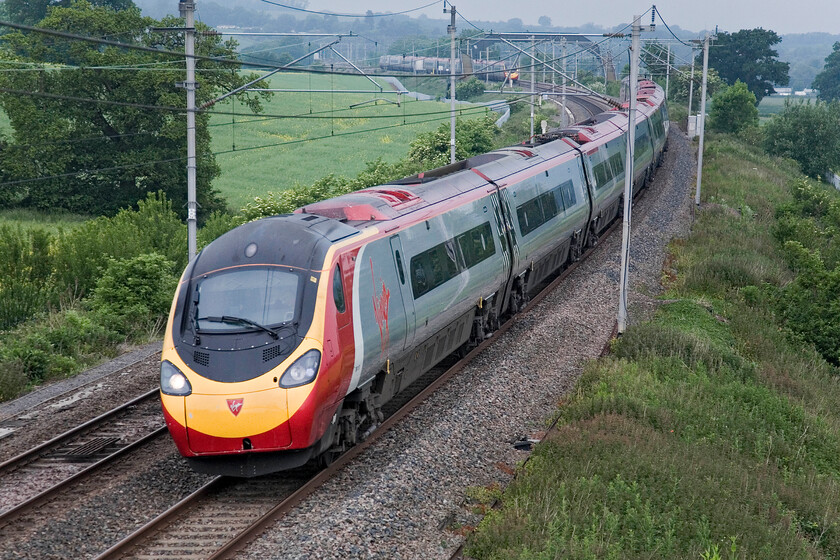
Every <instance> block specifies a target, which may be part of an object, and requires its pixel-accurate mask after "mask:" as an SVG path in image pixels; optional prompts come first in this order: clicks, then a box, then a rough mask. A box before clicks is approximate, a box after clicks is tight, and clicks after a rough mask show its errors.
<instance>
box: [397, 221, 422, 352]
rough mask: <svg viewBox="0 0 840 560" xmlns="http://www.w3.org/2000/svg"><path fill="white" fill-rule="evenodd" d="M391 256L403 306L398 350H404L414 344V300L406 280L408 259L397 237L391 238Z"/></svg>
mask: <svg viewBox="0 0 840 560" xmlns="http://www.w3.org/2000/svg"><path fill="white" fill-rule="evenodd" d="M391 255H392V256H393V257H394V266H395V268H396V272H397V278H398V279H399V284H398V287H399V291H400V301H401V302H402V303H401V305H402V306H403V311H404V313H405V314H404V317H405V323H406V325H405V342H404V344H403V346H402V348H400V349H401V350H404V349H406V348H411V346H412V343H413V342H414V327H415V323H416V320H415V314H414V298H413V297H412V294H411V285H410V284H409V280H408V259H407V258H406V255H405V253H404V252H403V249H402V242H401V241H400V236H399V235H394V236H392V237H391Z"/></svg>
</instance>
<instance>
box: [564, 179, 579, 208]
mask: <svg viewBox="0 0 840 560" xmlns="http://www.w3.org/2000/svg"><path fill="white" fill-rule="evenodd" d="M560 192H562V193H563V202H564V203H565V205H566V208H571V207H572V206H574V205H575V204H576V203H577V198H576V197H575V187H574V185H573V184H572V182H571V181H566V182H565V183H563V184H562V185H560Z"/></svg>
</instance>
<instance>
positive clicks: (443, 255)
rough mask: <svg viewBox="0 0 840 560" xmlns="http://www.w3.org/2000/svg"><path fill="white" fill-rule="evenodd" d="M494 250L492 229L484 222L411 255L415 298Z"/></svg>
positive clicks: (488, 255)
mask: <svg viewBox="0 0 840 560" xmlns="http://www.w3.org/2000/svg"><path fill="white" fill-rule="evenodd" d="M459 249H460V253H459V252H458V250H459ZM495 253H496V243H495V241H494V240H493V230H492V229H491V228H490V222H484V223H483V224H481V225H479V226H476V227H474V228H472V229H469V230H467V231H465V232H464V233H462V234H460V235H457V236H455V237H454V238H452V239H448V240H446V241H444V242H443V243H439V244H437V245H435V246H434V247H432V248H431V249H427V250H425V251H423V252H422V253H420V254H418V255H415V256H413V257H411V263H410V265H411V267H410V268H411V289H412V292H413V293H414V298H415V299H417V298H419V297H420V296H422V295H423V294H426V293H428V292H430V291H432V290H434V289H435V288H437V287H438V286H440V285H442V284H444V283H445V282H447V281H449V280H452V279H453V278H455V277H456V276H458V275H459V274H460V273H461V272H462V271H463V270H466V269H468V268H472V267H473V266H475V265H477V264H478V263H480V262H482V261H484V260H486V259H489V258H490V257H492V256H493V255H494V254H495Z"/></svg>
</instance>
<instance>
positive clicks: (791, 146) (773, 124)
mask: <svg viewBox="0 0 840 560" xmlns="http://www.w3.org/2000/svg"><path fill="white" fill-rule="evenodd" d="M764 148H765V149H766V150H767V152H768V153H770V154H771V155H779V156H784V157H789V158H791V159H794V160H796V161H797V162H798V163H799V166H800V168H801V169H802V172H803V173H805V174H806V175H809V176H811V177H822V176H823V175H824V174H825V173H826V172H827V171H829V170H837V169H840V101H832V102H831V103H823V102H817V103H815V104H813V105H812V104H811V103H810V102H809V103H801V102H800V103H797V102H791V101H787V102H786V103H785V108H784V110H782V112H780V113H778V114H777V115H775V116H774V117H773V120H771V121H770V122H769V123H768V124H767V126H766V127H765V140H764Z"/></svg>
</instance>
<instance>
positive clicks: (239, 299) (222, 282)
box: [193, 267, 300, 334]
mask: <svg viewBox="0 0 840 560" xmlns="http://www.w3.org/2000/svg"><path fill="white" fill-rule="evenodd" d="M299 291H300V276H299V275H298V274H296V273H294V272H290V271H287V270H280V269H276V268H261V267H260V268H238V269H234V270H231V271H226V272H221V273H217V274H213V275H210V276H207V277H205V278H202V279H200V280H199V281H198V282H197V284H196V287H195V292H194V293H195V294H196V297H195V298H194V305H195V307H194V309H193V316H194V317H195V322H196V323H197V326H198V328H199V329H200V330H201V331H202V332H204V333H208V332H220V334H221V331H225V332H234V331H239V332H241V331H247V330H255V329H256V330H259V329H263V328H264V327H272V326H277V325H281V324H288V323H291V322H293V321H294V320H295V318H296V310H297V307H298V306H297V301H298V298H299Z"/></svg>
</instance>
